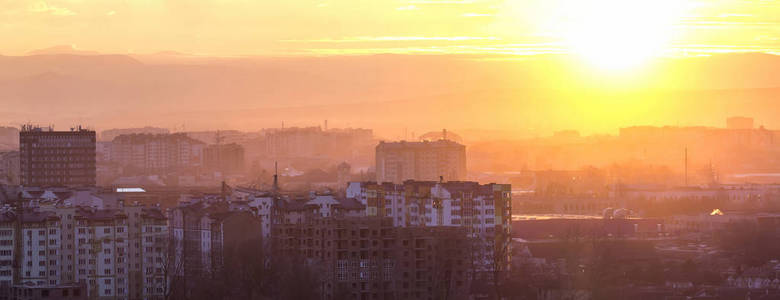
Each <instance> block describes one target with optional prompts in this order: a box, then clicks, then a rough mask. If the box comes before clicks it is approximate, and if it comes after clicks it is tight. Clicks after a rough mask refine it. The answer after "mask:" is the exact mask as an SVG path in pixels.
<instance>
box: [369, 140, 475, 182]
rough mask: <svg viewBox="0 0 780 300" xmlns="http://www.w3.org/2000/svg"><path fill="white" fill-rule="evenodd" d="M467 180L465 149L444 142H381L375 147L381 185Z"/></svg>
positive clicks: (455, 144) (378, 178)
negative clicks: (408, 181)
mask: <svg viewBox="0 0 780 300" xmlns="http://www.w3.org/2000/svg"><path fill="white" fill-rule="evenodd" d="M441 177H444V179H445V180H450V181H457V180H464V179H466V146H464V145H461V144H459V143H456V142H454V141H450V140H446V139H442V140H438V141H423V142H406V141H401V142H393V143H386V142H381V143H379V145H377V146H376V178H377V181H378V182H393V183H402V182H404V181H406V180H439V179H440V178H441Z"/></svg>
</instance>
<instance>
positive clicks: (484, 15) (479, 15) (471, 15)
mask: <svg viewBox="0 0 780 300" xmlns="http://www.w3.org/2000/svg"><path fill="white" fill-rule="evenodd" d="M461 16H464V17H467V18H474V17H491V16H493V14H480V13H465V14H462V15H461Z"/></svg>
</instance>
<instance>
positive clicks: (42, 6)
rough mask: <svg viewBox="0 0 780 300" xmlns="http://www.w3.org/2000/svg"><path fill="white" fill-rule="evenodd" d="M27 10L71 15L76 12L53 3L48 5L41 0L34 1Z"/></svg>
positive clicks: (56, 14)
mask: <svg viewBox="0 0 780 300" xmlns="http://www.w3.org/2000/svg"><path fill="white" fill-rule="evenodd" d="M28 10H29V11H31V12H34V13H45V14H51V15H55V16H72V15H75V14H76V13H75V12H73V11H72V10H70V9H67V8H65V7H57V6H54V5H49V4H48V3H46V2H43V1H39V2H35V3H33V4H31V5H30V7H29V8H28Z"/></svg>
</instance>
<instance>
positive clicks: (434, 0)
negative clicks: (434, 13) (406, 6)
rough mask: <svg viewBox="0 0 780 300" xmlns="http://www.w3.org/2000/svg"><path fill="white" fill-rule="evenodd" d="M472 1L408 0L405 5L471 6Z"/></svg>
mask: <svg viewBox="0 0 780 300" xmlns="http://www.w3.org/2000/svg"><path fill="white" fill-rule="evenodd" d="M475 2H476V1H474V0H410V1H406V3H412V4H471V3H475Z"/></svg>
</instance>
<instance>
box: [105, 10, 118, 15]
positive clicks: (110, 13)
mask: <svg viewBox="0 0 780 300" xmlns="http://www.w3.org/2000/svg"><path fill="white" fill-rule="evenodd" d="M115 14H116V11H113V10H112V11H109V12H107V13H106V16H113V15H115Z"/></svg>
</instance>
